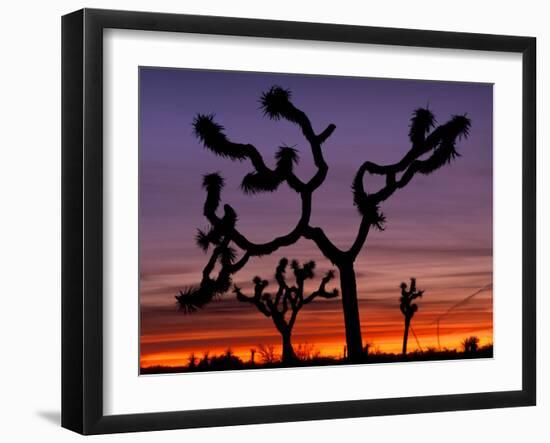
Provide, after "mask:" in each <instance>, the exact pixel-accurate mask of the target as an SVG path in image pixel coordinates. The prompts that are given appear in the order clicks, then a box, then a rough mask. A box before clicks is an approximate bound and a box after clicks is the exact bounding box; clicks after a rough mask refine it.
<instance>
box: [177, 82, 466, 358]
mask: <svg viewBox="0 0 550 443" xmlns="http://www.w3.org/2000/svg"><path fill="white" fill-rule="evenodd" d="M291 98H292V95H291V92H290V91H289V90H287V89H283V88H281V87H279V86H273V87H272V88H270V89H269V90H268V91H267V92H265V93H264V94H263V95H262V96H261V98H260V104H261V107H262V109H263V112H264V115H265V116H267V117H268V118H270V119H272V120H281V119H282V120H286V121H287V122H290V123H291V124H294V125H296V126H297V127H298V128H299V129H300V130H301V132H302V134H303V136H304V138H305V139H306V141H307V143H308V144H309V146H310V149H311V155H312V157H313V162H314V164H315V167H316V171H315V172H314V173H313V175H312V176H311V177H309V178H307V179H303V178H300V177H298V176H297V175H296V173H295V171H294V165H295V164H296V163H298V161H299V155H298V151H297V150H295V149H293V148H290V147H287V146H282V147H279V149H278V150H277V152H276V153H275V167H274V168H270V167H269V166H268V165H267V164H266V162H265V161H264V158H263V156H262V154H261V153H260V152H259V151H258V149H257V148H256V147H255V146H253V145H251V144H249V143H246V144H245V143H236V142H233V141H231V140H230V139H229V138H228V137H227V135H226V134H225V130H224V127H223V126H222V125H220V124H219V123H217V122H216V121H215V119H214V115H213V114H197V115H196V117H195V120H194V121H193V127H194V131H195V135H196V136H197V138H198V140H199V141H201V142H202V144H203V145H204V147H205V148H206V149H208V150H209V151H211V152H213V153H214V154H215V155H218V156H220V157H224V158H227V159H229V160H231V161H237V162H243V161H249V162H250V163H251V166H252V171H251V172H250V173H248V174H246V175H245V177H244V178H243V180H242V182H241V188H242V191H243V192H244V193H245V194H258V193H263V192H275V191H276V190H277V189H278V188H279V186H280V185H282V184H286V185H288V186H289V187H290V188H291V189H292V190H293V191H294V192H295V193H296V194H297V196H298V197H299V199H300V200H301V211H300V212H299V213H298V214H297V221H296V224H295V225H294V227H293V228H292V229H291V230H290V231H289V232H288V233H286V234H284V235H280V236H277V237H274V238H273V239H271V240H270V241H267V242H265V243H256V242H253V241H251V240H250V239H249V238H248V237H247V236H246V235H245V234H244V233H243V232H242V231H241V229H239V227H238V226H237V213H236V211H235V209H233V208H232V207H231V206H230V205H228V204H224V205H223V215H220V214H219V212H220V203H221V198H222V197H221V193H222V189H223V187H224V179H223V178H222V176H221V175H220V174H218V173H214V174H208V175H205V176H204V179H203V187H204V189H205V191H206V200H205V203H204V209H203V213H204V216H205V217H206V219H207V220H208V221H209V223H210V225H211V226H210V228H209V229H208V230H207V231H199V232H198V234H197V243H198V244H199V246H200V247H201V248H202V249H203V250H204V251H205V252H207V251H208V250H210V251H211V255H210V258H209V259H208V261H207V263H206V265H205V267H204V269H203V273H202V280H201V282H200V284H199V285H198V286H196V287H191V288H187V289H185V290H184V291H181V292H180V293H179V295H177V296H176V298H177V302H178V304H179V306H180V309H181V310H182V311H184V312H190V311H195V310H197V309H198V308H201V307H203V306H205V305H206V304H207V303H210V302H211V301H212V300H213V299H215V298H216V297H218V296H221V295H223V294H225V293H227V291H228V290H229V289H230V288H231V284H232V276H233V275H234V274H235V273H237V272H239V271H240V270H241V269H242V268H243V267H244V266H245V265H246V264H247V262H248V260H249V259H250V258H251V257H260V256H264V255H269V254H272V253H273V252H275V251H277V250H278V249H280V248H283V247H286V246H290V245H293V244H295V243H296V242H298V241H299V240H300V239H301V238H305V239H307V240H311V241H312V242H313V243H315V245H316V246H317V248H318V249H319V251H320V252H321V253H322V254H323V255H324V256H325V257H326V258H327V259H328V260H329V261H330V262H331V263H333V264H334V265H335V266H336V267H337V268H338V271H339V275H340V290H341V293H342V310H343V314H344V326H345V331H346V346H347V352H348V355H349V359H350V360H351V361H352V362H360V361H362V360H363V357H364V355H363V345H362V337H361V322H360V319H359V304H358V297H357V282H356V276H355V269H354V264H355V261H356V259H357V257H358V255H359V253H360V252H361V250H362V249H363V246H364V244H365V242H366V240H367V236H368V234H369V232H370V231H371V230H373V229H379V230H383V229H384V222H385V220H386V219H385V216H384V214H383V213H382V212H381V210H380V205H381V204H382V203H383V202H384V201H386V200H387V199H388V198H390V197H391V196H392V195H393V194H394V193H395V192H396V191H398V190H400V189H402V188H404V187H405V186H407V185H408V184H409V183H410V182H411V180H412V179H413V178H414V177H415V176H416V175H418V174H422V175H429V174H432V173H433V172H435V171H436V170H438V169H440V168H442V167H443V166H445V165H447V164H449V163H450V162H451V161H452V160H454V159H455V158H456V157H458V156H459V153H458V152H457V150H456V142H457V140H459V139H460V138H462V137H467V136H468V132H469V129H470V120H469V119H468V118H467V117H466V116H465V115H455V116H453V117H452V118H451V119H450V120H449V121H448V122H446V123H444V124H441V125H439V126H436V121H435V117H434V115H433V114H432V112H431V111H430V110H429V109H416V110H415V111H414V112H413V115H412V118H411V122H410V129H409V140H410V148H409V149H408V150H407V151H406V152H405V154H404V156H403V157H402V158H401V159H400V160H398V161H397V162H396V163H392V164H388V165H378V164H376V163H373V162H371V161H365V162H363V163H362V164H359V163H358V165H357V166H358V167H357V172H356V174H355V177H354V179H353V181H352V183H351V189H352V193H353V204H354V205H355V207H356V208H357V210H358V213H359V216H360V222H359V223H358V227H357V231H356V235H355V239H354V240H353V242H352V243H351V245H350V246H349V247H347V248H345V249H340V248H339V247H337V246H336V245H335V244H334V243H333V242H332V241H331V240H330V239H329V237H328V236H327V235H326V233H325V231H324V230H323V229H322V228H321V227H318V226H314V225H312V224H311V213H312V206H313V194H314V193H315V191H317V189H318V188H319V187H320V186H321V185H322V184H323V183H324V181H325V179H326V177H327V174H328V169H329V166H328V164H327V163H326V161H325V158H324V153H323V147H324V145H325V143H326V142H327V140H328V139H329V137H330V136H331V135H332V134H333V132H334V130H335V129H336V126H335V125H334V124H329V125H328V126H327V127H326V128H325V129H324V130H322V131H320V132H316V131H315V130H314V128H313V125H312V124H311V122H310V120H309V118H308V116H307V115H306V114H305V113H304V112H303V111H302V110H300V109H299V108H297V107H296V106H294V103H293V102H292V101H291ZM366 174H370V175H380V176H382V177H383V178H384V185H383V186H382V187H381V188H380V189H378V190H376V191H374V192H368V191H367V190H366V188H365V186H364V179H365V176H366ZM235 247H236V248H238V250H240V251H242V254H240V256H239V257H237V253H236V249H234V248H235ZM217 264H220V265H221V268H216V265H217ZM215 268H216V269H219V271H218V273H217V276H216V275H214V269H215Z"/></svg>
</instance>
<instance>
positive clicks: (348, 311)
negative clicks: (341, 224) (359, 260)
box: [338, 262, 363, 363]
mask: <svg viewBox="0 0 550 443" xmlns="http://www.w3.org/2000/svg"><path fill="white" fill-rule="evenodd" d="M338 270H339V271H340V289H341V291H342V307H343V311H344V325H345V327H346V345H347V351H348V358H349V360H350V361H351V362H352V363H360V362H361V361H363V342H362V338H361V322H360V321H359V306H358V304H357V282H356V281H355V270H354V269H353V262H344V263H340V264H339V265H338Z"/></svg>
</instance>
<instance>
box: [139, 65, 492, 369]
mask: <svg viewBox="0 0 550 443" xmlns="http://www.w3.org/2000/svg"><path fill="white" fill-rule="evenodd" d="M273 85H279V86H281V87H283V88H286V89H290V90H291V91H292V101H293V103H294V105H295V106H296V107H298V108H299V109H301V110H303V111H304V112H306V114H307V115H308V116H309V118H310V120H311V122H312V125H313V128H314V130H315V131H316V132H321V131H322V130H323V129H324V128H325V127H326V126H327V125H328V124H330V123H334V124H335V125H336V130H335V131H334V133H333V134H332V136H331V137H330V138H329V139H328V141H327V142H326V143H325V144H324V145H323V152H324V156H325V159H326V162H327V163H328V165H329V172H328V176H327V179H326V181H325V183H324V184H323V186H322V187H321V188H320V189H318V190H317V191H316V193H315V194H314V197H313V211H312V218H311V225H312V226H315V225H316V226H320V227H322V228H323V230H324V231H325V233H326V234H327V235H328V236H329V238H330V239H331V240H332V241H333V243H335V244H336V245H337V246H338V247H341V248H347V247H349V246H350V245H351V244H352V242H353V239H354V238H355V236H356V234H357V229H358V227H359V223H360V217H359V214H358V213H357V211H356V209H355V207H354V206H353V202H352V193H351V182H352V180H353V177H354V175H355V172H356V171H357V169H358V167H359V166H360V165H361V164H362V163H363V162H364V161H366V160H370V161H373V162H376V163H379V164H387V163H393V162H396V161H398V160H399V159H400V158H401V157H402V156H403V155H404V154H405V153H406V152H407V151H408V150H409V149H410V142H409V139H408V130H409V122H410V117H411V114H412V112H413V111H414V110H415V109H416V108H418V107H426V106H428V107H429V109H430V110H431V111H432V112H433V113H434V115H435V117H436V119H437V121H438V123H440V124H443V123H445V122H446V121H448V119H449V118H450V117H451V116H452V115H455V114H461V115H462V114H467V115H468V117H469V118H470V119H471V121H472V127H471V131H470V136H469V138H468V139H466V140H464V139H463V140H460V141H459V143H458V151H459V153H460V154H461V156H460V157H459V158H457V159H456V160H455V161H454V162H453V163H451V164H450V165H446V166H445V167H443V168H441V169H439V170H438V171H436V172H435V173H433V174H431V175H428V176H423V175H417V176H415V177H414V178H413V180H412V181H411V182H410V183H409V184H408V185H407V186H406V187H405V188H404V189H401V190H398V191H397V192H396V193H395V194H394V195H393V196H392V197H391V198H390V199H388V200H387V201H386V202H384V203H383V204H382V206H381V209H382V212H383V213H384V214H385V215H386V218H387V221H386V229H385V230H384V231H382V232H379V231H371V233H370V234H369V237H368V239H367V242H366V244H365V246H364V247H363V250H362V251H361V253H360V255H359V257H358V258H357V260H356V262H355V270H356V274H357V287H358V297H359V309H360V318H361V327H362V334H363V342H364V344H365V343H369V345H370V346H372V348H373V349H377V350H380V351H382V352H399V351H400V349H401V343H402V339H403V315H402V314H401V312H400V310H399V297H400V289H399V284H400V283H401V282H402V281H406V282H408V279H409V278H410V277H416V278H417V284H418V287H419V288H420V289H423V290H425V294H424V296H423V298H422V299H420V301H419V302H418V305H419V310H418V312H417V313H416V315H415V316H414V318H413V320H412V328H413V333H414V335H416V338H415V337H414V335H411V336H410V337H409V347H408V349H409V351H412V350H414V349H417V348H419V347H420V348H421V349H426V348H427V347H433V346H438V336H437V323H438V321H437V320H438V318H440V320H439V345H440V346H441V347H449V348H457V347H459V346H460V342H461V341H462V340H463V339H464V338H465V337H468V336H470V335H477V336H478V337H479V338H480V339H481V344H485V343H489V342H492V330H493V303H492V300H493V291H492V285H491V283H492V266H493V264H492V263H493V258H492V249H493V242H492V235H493V234H492V225H493V217H492V205H493V201H492V193H493V188H492V186H493V184H492V183H493V176H492V164H493V157H492V155H493V154H492V152H493V149H492V144H493V140H492V112H493V111H492V103H493V88H492V85H490V84H479V83H458V82H441V81H418V80H403V79H373V78H360V77H335V76H311V75H298V74H271V73H253V72H232V71H201V70H187V69H169V68H154V67H141V68H140V83H139V88H140V91H139V94H140V110H139V131H140V134H139V141H140V197H139V198H140V214H139V226H140V238H139V242H140V257H139V258H140V341H141V342H140V360H141V361H140V364H141V366H142V367H146V366H153V365H172V366H175V365H184V364H186V363H187V358H188V356H189V355H190V354H191V353H195V354H197V355H202V354H203V353H205V352H207V351H209V352H210V354H216V353H222V352H224V351H225V350H226V349H228V348H230V349H231V350H232V351H233V352H235V353H236V354H237V355H239V356H241V357H242V358H244V359H247V358H248V355H249V353H250V349H251V348H257V347H258V345H259V344H264V345H274V346H276V347H278V346H279V343H280V335H279V334H278V332H277V331H276V329H275V328H274V326H273V324H272V322H271V320H270V319H268V318H266V317H264V316H263V315H262V314H260V313H259V312H258V311H257V310H256V309H255V308H254V307H253V306H251V305H249V304H243V303H240V302H238V301H236V299H235V296H234V295H233V294H232V293H229V294H227V295H225V296H223V297H221V298H220V299H219V300H217V301H214V302H212V303H210V304H209V305H207V306H206V307H205V308H204V309H203V310H200V311H198V312H196V313H194V314H192V315H185V314H183V313H182V312H179V311H178V310H177V306H176V304H175V298H174V296H175V295H176V294H177V293H178V291H179V290H180V289H183V288H185V287H186V286H190V285H196V284H198V283H199V282H200V279H201V271H202V268H203V267H204V265H205V263H206V261H207V259H208V256H207V255H205V254H204V253H203V252H202V251H201V250H200V249H199V248H198V247H197V246H196V244H195V241H194V237H195V234H196V230H197V228H203V229H204V228H207V227H208V222H207V221H206V219H205V218H204V216H203V214H202V205H203V203H204V198H205V193H204V191H203V189H202V188H201V183H202V176H203V174H206V173H211V172H220V173H221V174H222V175H223V176H224V178H225V180H226V186H225V188H224V190H223V195H222V204H223V203H229V204H231V205H232V206H233V207H234V208H235V209H236V211H237V213H238V215H239V221H238V225H237V227H238V228H239V230H240V231H241V232H243V233H244V234H245V235H246V236H247V238H249V239H250V240H251V241H255V242H265V241H269V240H271V239H272V238H273V237H274V236H278V235H284V234H285V233H287V232H289V231H290V230H291V229H292V227H293V226H294V225H295V224H296V222H297V220H298V217H299V208H300V206H299V204H300V199H299V196H298V195H297V194H296V193H294V192H293V191H292V190H290V189H289V188H288V187H287V186H286V185H285V186H281V187H280V188H279V189H278V190H277V191H276V192H274V193H271V194H269V193H261V194H256V195H245V194H243V193H242V192H241V191H240V189H239V186H240V182H241V180H242V178H243V177H244V175H245V174H246V173H248V172H250V171H251V169H252V168H251V166H250V163H249V162H242V163H238V162H232V161H231V160H229V159H224V158H220V157H216V156H215V155H214V154H213V153H212V152H210V151H208V150H206V149H204V148H203V147H202V145H201V143H200V142H199V141H198V140H197V139H196V138H195V136H194V135H193V130H192V121H193V118H194V116H195V115H196V114H197V113H213V114H215V119H216V121H217V122H218V123H220V124H221V125H223V126H224V127H225V132H226V134H227V136H228V138H229V139H230V140H232V141H235V142H240V143H251V144H253V145H254V146H256V147H257V149H258V150H259V151H260V153H261V154H262V155H263V156H264V159H265V161H266V163H267V164H268V165H269V166H273V165H274V154H275V152H276V149H277V147H279V146H283V145H286V146H293V147H295V148H296V149H298V150H299V153H300V163H299V164H298V166H297V167H296V169H295V171H296V173H297V175H298V176H299V177H301V178H302V180H304V181H305V180H307V179H308V178H309V177H311V176H312V174H313V173H314V170H315V169H314V166H313V162H312V158H311V151H310V149H309V146H308V144H307V142H306V141H305V139H304V138H303V135H302V134H301V131H300V129H299V128H298V127H297V126H295V125H293V124H291V123H289V122H287V121H285V120H281V121H272V120H269V119H268V118H266V117H264V116H263V114H262V111H261V109H260V104H259V101H258V100H259V98H260V96H261V94H262V92H264V91H266V90H268V89H269V88H270V87H271V86H273ZM381 186H382V182H381V180H380V179H379V178H377V177H372V176H367V177H366V179H365V187H366V189H367V191H371V192H372V191H376V190H378V189H379V188H380V187H381ZM283 256H285V257H288V258H289V259H293V258H296V259H298V260H300V261H307V260H315V261H316V262H317V269H316V271H317V272H316V275H317V279H315V281H314V282H313V285H312V286H311V287H309V286H308V289H312V288H313V286H314V285H315V282H317V284H318V279H319V278H320V277H321V276H322V274H323V273H324V272H325V271H327V270H329V269H332V267H331V264H330V262H328V260H326V259H325V258H324V257H323V256H322V254H321V253H320V252H319V251H318V250H317V249H316V247H315V245H314V244H313V243H312V242H309V241H307V240H300V241H299V242H298V243H297V244H295V245H293V246H291V247H287V248H283V249H280V250H279V251H277V252H276V253H274V254H272V255H271V256H268V257H262V258H254V259H252V260H250V261H249V263H248V264H247V266H246V267H245V268H244V269H243V270H241V271H240V272H239V273H238V274H236V275H235V276H234V281H235V283H236V284H237V285H238V286H240V287H241V288H243V291H249V290H250V288H251V287H252V283H251V280H252V278H253V277H254V276H255V275H259V276H260V277H262V278H265V279H267V280H270V281H273V274H274V271H275V267H276V265H277V263H278V261H279V259H280V258H281V257H283ZM330 285H331V286H330V288H332V287H334V288H338V279H337V278H336V279H335V280H334V281H333V282H331V284H330ZM273 286H274V284H273V283H272V284H271V287H273ZM481 288H483V290H482V291H480V292H479V293H478V294H477V295H476V296H475V297H472V298H471V300H470V301H469V302H467V303H465V304H463V305H461V306H459V307H458V308H456V309H453V310H451V311H450V312H449V313H448V314H446V315H443V314H445V313H446V312H447V311H448V310H449V309H450V308H452V307H453V305H455V304H456V303H458V302H460V301H461V300H462V299H464V298H466V297H468V296H470V295H471V294H473V293H475V292H477V291H478V290H479V289H481ZM293 342H294V345H295V346H297V345H299V344H305V343H307V344H309V345H310V346H314V347H315V349H316V350H317V351H319V352H320V353H321V355H333V356H341V355H342V353H343V347H344V345H345V338H344V326H343V314H342V309H341V301H340V299H339V298H337V299H331V300H319V299H317V300H315V301H314V302H313V303H310V304H309V305H307V306H306V307H305V308H304V309H303V310H302V311H301V312H300V313H299V315H298V319H297V321H296V326H295V328H294V332H293Z"/></svg>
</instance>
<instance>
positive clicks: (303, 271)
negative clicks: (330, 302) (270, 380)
mask: <svg viewBox="0 0 550 443" xmlns="http://www.w3.org/2000/svg"><path fill="white" fill-rule="evenodd" d="M290 267H291V269H292V272H293V274H294V279H295V284H294V285H290V286H289V284H288V282H287V278H286V270H287V268H288V259H287V258H285V257H283V258H282V259H281V260H280V261H279V265H278V266H277V269H276V270H275V281H276V282H277V286H278V288H277V292H276V293H274V294H272V293H269V292H266V288H267V286H268V284H269V283H268V281H267V280H262V279H261V278H260V277H257V276H256V277H254V279H253V280H252V282H253V283H254V295H246V294H244V293H243V291H242V290H241V288H239V287H238V286H236V285H235V286H234V289H233V291H234V292H235V294H236V295H237V300H239V301H241V302H245V303H250V304H252V305H254V306H255V307H256V309H258V311H260V312H261V313H262V314H264V315H265V316H266V317H268V318H271V320H272V321H273V324H274V325H275V327H276V328H277V331H279V333H280V334H281V338H282V350H283V352H282V361H283V363H292V362H294V361H296V360H297V357H296V354H295V353H294V348H293V346H292V329H293V328H294V324H295V323H296V318H297V316H298V313H299V312H300V310H301V309H302V308H303V307H304V306H305V305H307V304H309V303H311V302H312V301H313V300H315V299H316V298H318V297H321V298H325V299H327V298H335V297H338V290H337V289H333V290H332V291H327V289H326V285H327V284H328V283H329V282H330V281H331V280H332V279H333V278H334V271H332V270H331V271H328V272H327V273H326V274H325V275H324V277H323V278H322V279H321V283H320V284H319V287H318V288H317V289H316V290H315V291H313V292H311V293H309V294H307V295H305V294H304V291H305V288H304V285H305V282H306V280H310V279H313V277H315V262H314V261H309V262H307V263H304V264H303V265H301V264H300V263H298V261H296V260H292V262H291V263H290Z"/></svg>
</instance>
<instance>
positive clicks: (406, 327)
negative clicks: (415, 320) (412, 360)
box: [402, 317, 411, 357]
mask: <svg viewBox="0 0 550 443" xmlns="http://www.w3.org/2000/svg"><path fill="white" fill-rule="evenodd" d="M410 324H411V319H410V318H409V317H405V332H404V334H403V351H402V352H403V357H406V356H407V340H408V338H409V325H410Z"/></svg>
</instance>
